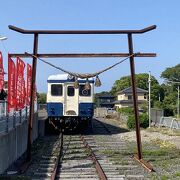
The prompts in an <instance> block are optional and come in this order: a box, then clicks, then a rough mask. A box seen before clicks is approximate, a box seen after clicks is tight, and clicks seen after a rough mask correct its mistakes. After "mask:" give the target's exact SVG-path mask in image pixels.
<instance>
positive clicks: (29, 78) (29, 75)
mask: <svg viewBox="0 0 180 180" xmlns="http://www.w3.org/2000/svg"><path fill="white" fill-rule="evenodd" d="M31 81H32V67H31V65H29V64H27V84H26V85H27V86H26V97H27V99H26V104H27V105H28V106H29V105H30V97H31Z"/></svg>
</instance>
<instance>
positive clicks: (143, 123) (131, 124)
mask: <svg viewBox="0 0 180 180" xmlns="http://www.w3.org/2000/svg"><path fill="white" fill-rule="evenodd" d="M139 120H140V127H142V128H147V127H148V126H149V118H148V115H147V114H146V113H143V114H140V115H139ZM127 127H128V128H129V129H135V117H134V116H133V115H130V116H129V117H128V120H127Z"/></svg>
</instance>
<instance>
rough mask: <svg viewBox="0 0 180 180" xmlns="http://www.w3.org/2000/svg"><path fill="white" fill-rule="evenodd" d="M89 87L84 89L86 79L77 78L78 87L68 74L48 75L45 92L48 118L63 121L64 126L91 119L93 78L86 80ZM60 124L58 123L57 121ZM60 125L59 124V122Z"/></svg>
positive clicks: (92, 111) (92, 110)
mask: <svg viewBox="0 0 180 180" xmlns="http://www.w3.org/2000/svg"><path fill="white" fill-rule="evenodd" d="M88 81H89V83H90V89H88V90H87V89H85V83H86V80H84V79H79V78H78V82H79V87H78V88H74V82H75V79H74V78H72V77H70V76H68V74H58V75H51V76H49V78H48V80H47V82H48V92H47V112H48V118H49V120H51V121H53V122H57V121H58V122H64V124H65V125H66V126H75V125H77V124H79V122H82V121H88V120H90V119H92V117H93V113H94V109H93V96H94V80H93V79H92V78H91V79H89V80H88ZM59 124H60V123H59ZM60 125H61V124H60Z"/></svg>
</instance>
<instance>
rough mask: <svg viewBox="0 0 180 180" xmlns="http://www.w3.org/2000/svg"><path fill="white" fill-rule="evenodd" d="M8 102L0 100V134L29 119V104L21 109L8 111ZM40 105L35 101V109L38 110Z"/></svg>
mask: <svg viewBox="0 0 180 180" xmlns="http://www.w3.org/2000/svg"><path fill="white" fill-rule="evenodd" d="M6 107H7V106H6V102H5V101H3V102H2V101H1V102H0V134H3V133H8V131H10V130H11V129H13V128H15V127H16V126H17V125H19V124H21V123H23V122H24V121H27V119H28V116H29V106H26V107H25V108H23V109H21V110H19V111H11V112H10V113H7V109H6ZM37 110H38V106H37V104H36V103H35V105H34V111H35V112H37Z"/></svg>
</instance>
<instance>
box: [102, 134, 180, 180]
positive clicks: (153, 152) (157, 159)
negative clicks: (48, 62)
mask: <svg viewBox="0 0 180 180" xmlns="http://www.w3.org/2000/svg"><path fill="white" fill-rule="evenodd" d="M136 152H137V148H136V143H135V142H128V141H127V150H126V151H119V150H115V149H106V150H103V151H102V154H105V155H106V156H108V158H109V160H110V161H111V162H113V164H117V165H135V164H137V163H136V161H133V164H130V163H132V162H131V161H129V160H128V157H130V156H131V157H132V155H133V154H135V153H136ZM143 158H144V160H146V161H147V162H149V163H151V164H152V166H153V168H154V170H155V171H156V172H152V173H148V174H147V176H146V178H149V179H153V180H155V179H161V180H166V179H167V180H169V179H180V173H179V172H180V150H179V149H177V148H176V147H175V146H174V145H173V144H171V143H169V142H168V141H162V140H160V139H158V138H157V139H156V140H154V141H151V142H150V143H147V142H146V143H143Z"/></svg>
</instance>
